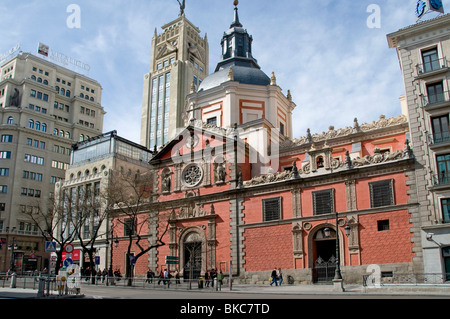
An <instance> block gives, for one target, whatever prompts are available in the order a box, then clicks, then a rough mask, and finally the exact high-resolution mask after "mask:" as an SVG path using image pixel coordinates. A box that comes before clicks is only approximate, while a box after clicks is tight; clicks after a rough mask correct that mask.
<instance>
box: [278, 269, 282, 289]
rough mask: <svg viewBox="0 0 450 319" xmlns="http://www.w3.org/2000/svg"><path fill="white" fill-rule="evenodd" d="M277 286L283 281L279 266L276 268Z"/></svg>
mask: <svg viewBox="0 0 450 319" xmlns="http://www.w3.org/2000/svg"><path fill="white" fill-rule="evenodd" d="M277 275H278V286H281V283H282V282H283V273H282V272H281V268H278V274H277Z"/></svg>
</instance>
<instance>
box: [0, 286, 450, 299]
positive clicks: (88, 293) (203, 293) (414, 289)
mask: <svg viewBox="0 0 450 319" xmlns="http://www.w3.org/2000/svg"><path fill="white" fill-rule="evenodd" d="M81 293H82V295H83V296H84V299H91V300H92V299H116V300H118V299H122V300H127V299H141V300H148V299H153V300H170V299H172V300H180V299H189V300H206V299H213V300H220V299H223V300H225V299H229V300H232V299H233V300H236V299H266V300H286V299H290V300H292V299H374V298H376V299H405V298H408V299H450V286H439V287H429V286H422V287H418V286H402V287H398V286H391V287H389V286H386V287H383V288H372V289H367V288H363V287H361V286H358V285H355V286H346V291H345V292H335V291H333V287H332V286H328V285H284V286H282V287H271V286H267V285H236V286H233V290H232V291H230V289H229V288H228V287H225V288H223V289H222V291H214V290H212V289H211V288H209V289H192V290H187V289H173V288H172V287H171V289H167V288H165V287H164V286H162V285H161V287H147V288H136V287H124V286H109V287H108V286H102V285H98V286H94V285H86V284H83V285H82V287H81ZM36 296H37V291H36V290H29V289H22V288H15V289H11V288H0V299H5V298H12V299H17V298H21V299H28V298H36ZM69 297H71V298H73V296H69Z"/></svg>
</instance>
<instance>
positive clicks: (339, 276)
mask: <svg viewBox="0 0 450 319" xmlns="http://www.w3.org/2000/svg"><path fill="white" fill-rule="evenodd" d="M335 219H336V270H335V273H334V279H333V281H334V282H338V283H340V284H341V289H342V290H343V288H342V274H341V261H340V259H341V254H340V251H339V232H338V230H339V224H338V212H335ZM344 231H345V235H346V236H347V237H348V236H349V235H350V226H349V225H347V226H345V228H344ZM323 233H324V235H325V237H330V236H331V230H330V229H329V228H328V227H327V228H325V229H324V230H323Z"/></svg>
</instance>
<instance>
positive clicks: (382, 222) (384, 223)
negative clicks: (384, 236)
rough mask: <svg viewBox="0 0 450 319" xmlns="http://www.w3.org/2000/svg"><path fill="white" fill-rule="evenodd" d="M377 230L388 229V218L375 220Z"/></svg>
mask: <svg viewBox="0 0 450 319" xmlns="http://www.w3.org/2000/svg"><path fill="white" fill-rule="evenodd" d="M377 227H378V231H385V230H389V219H387V220H379V221H377Z"/></svg>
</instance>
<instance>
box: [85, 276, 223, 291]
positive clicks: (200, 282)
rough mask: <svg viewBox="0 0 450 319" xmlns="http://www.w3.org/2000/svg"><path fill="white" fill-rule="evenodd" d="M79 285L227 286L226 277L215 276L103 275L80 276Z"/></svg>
mask: <svg viewBox="0 0 450 319" xmlns="http://www.w3.org/2000/svg"><path fill="white" fill-rule="evenodd" d="M81 285H82V286H83V285H95V286H113V287H135V288H148V289H180V290H193V289H209V290H220V289H222V288H224V287H228V279H227V278H224V279H223V280H222V282H219V281H218V280H217V278H215V280H205V279H203V278H198V279H184V278H174V277H172V278H170V279H163V278H159V277H154V278H152V279H147V278H143V277H133V278H127V277H120V278H118V277H114V278H111V277H103V276H96V277H95V278H94V280H92V277H82V278H81Z"/></svg>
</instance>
